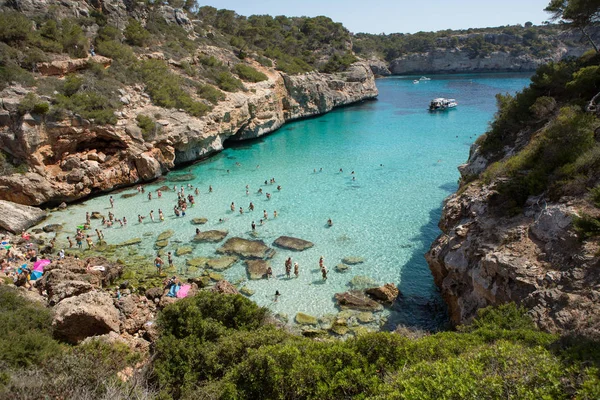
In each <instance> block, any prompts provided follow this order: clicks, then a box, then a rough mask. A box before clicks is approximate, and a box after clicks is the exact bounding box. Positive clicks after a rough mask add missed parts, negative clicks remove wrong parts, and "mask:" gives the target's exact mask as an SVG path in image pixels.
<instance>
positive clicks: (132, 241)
mask: <svg viewBox="0 0 600 400" xmlns="http://www.w3.org/2000/svg"><path fill="white" fill-rule="evenodd" d="M140 243H142V239H140V238H133V239H129V240H126V241H124V242H121V243H119V244H117V246H118V247H125V246H133V245H134V244H140Z"/></svg>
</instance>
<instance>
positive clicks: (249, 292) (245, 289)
mask: <svg viewBox="0 0 600 400" xmlns="http://www.w3.org/2000/svg"><path fill="white" fill-rule="evenodd" d="M240 293H241V294H243V295H244V296H248V297H250V296H252V295H253V294H254V293H255V291H254V290H252V289H250V288H249V287H248V286H244V287H242V288H241V289H240Z"/></svg>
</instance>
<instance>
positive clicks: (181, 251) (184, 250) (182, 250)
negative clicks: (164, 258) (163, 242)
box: [175, 246, 194, 257]
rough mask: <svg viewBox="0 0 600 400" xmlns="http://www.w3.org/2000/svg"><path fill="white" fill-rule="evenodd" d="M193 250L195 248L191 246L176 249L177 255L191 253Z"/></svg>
mask: <svg viewBox="0 0 600 400" xmlns="http://www.w3.org/2000/svg"><path fill="white" fill-rule="evenodd" d="M193 250H194V249H192V248H191V247H189V246H183V247H178V248H177V250H175V255H176V256H177V257H181V256H185V255H186V254H190V253H191V252H192V251H193Z"/></svg>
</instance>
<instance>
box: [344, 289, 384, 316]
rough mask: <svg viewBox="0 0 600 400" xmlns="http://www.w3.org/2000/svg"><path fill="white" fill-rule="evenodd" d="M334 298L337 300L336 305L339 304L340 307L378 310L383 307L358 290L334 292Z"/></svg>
mask: <svg viewBox="0 0 600 400" xmlns="http://www.w3.org/2000/svg"><path fill="white" fill-rule="evenodd" d="M335 299H336V300H337V302H338V306H340V307H341V308H342V309H344V308H351V309H354V310H361V311H379V310H381V309H382V308H383V307H382V306H381V304H379V303H378V302H376V301H375V300H373V299H370V298H369V297H368V296H367V295H366V294H364V293H363V292H361V291H360V290H351V291H348V292H344V293H336V294H335Z"/></svg>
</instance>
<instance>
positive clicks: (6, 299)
mask: <svg viewBox="0 0 600 400" xmlns="http://www.w3.org/2000/svg"><path fill="white" fill-rule="evenodd" d="M59 351H60V347H59V345H58V343H56V342H55V341H54V340H53V339H52V313H51V312H50V311H49V310H48V309H46V308H45V307H44V306H42V305H39V304H34V303H30V302H29V301H27V300H25V299H24V298H22V297H21V296H19V294H18V293H17V292H16V290H14V289H12V288H9V287H7V286H0V362H2V363H5V364H6V365H8V366H11V367H23V366H30V365H36V364H40V363H42V362H44V361H45V360H47V359H48V358H49V357H52V356H54V355H56V354H57V353H58V352H59Z"/></svg>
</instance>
